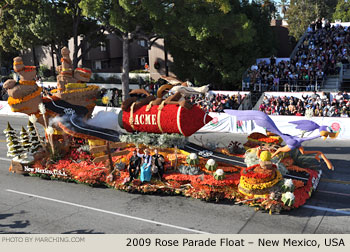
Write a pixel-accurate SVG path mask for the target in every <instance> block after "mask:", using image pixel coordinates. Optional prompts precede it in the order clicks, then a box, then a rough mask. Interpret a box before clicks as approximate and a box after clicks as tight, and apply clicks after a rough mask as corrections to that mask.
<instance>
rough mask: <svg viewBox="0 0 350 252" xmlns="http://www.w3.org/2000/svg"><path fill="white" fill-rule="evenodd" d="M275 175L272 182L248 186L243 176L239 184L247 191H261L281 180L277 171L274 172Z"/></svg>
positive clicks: (280, 175)
mask: <svg viewBox="0 0 350 252" xmlns="http://www.w3.org/2000/svg"><path fill="white" fill-rule="evenodd" d="M276 173H277V174H276V177H275V178H274V179H273V180H271V181H269V182H266V183H258V184H249V183H247V181H246V178H245V177H244V176H241V179H240V181H239V184H240V186H241V187H243V188H245V189H248V190H262V189H265V188H270V187H272V186H274V185H276V184H277V183H278V182H279V181H281V180H282V174H281V173H280V172H279V171H276Z"/></svg>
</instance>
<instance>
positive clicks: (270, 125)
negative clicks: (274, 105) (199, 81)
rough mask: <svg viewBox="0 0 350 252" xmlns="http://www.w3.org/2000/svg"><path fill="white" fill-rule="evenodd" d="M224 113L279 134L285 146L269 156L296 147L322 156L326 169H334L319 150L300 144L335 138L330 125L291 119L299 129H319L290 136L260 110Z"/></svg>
mask: <svg viewBox="0 0 350 252" xmlns="http://www.w3.org/2000/svg"><path fill="white" fill-rule="evenodd" d="M224 111H225V113H227V114H229V115H231V116H236V117H237V120H240V121H247V120H253V121H254V122H255V123H256V124H257V125H258V126H260V127H263V128H265V129H266V131H269V132H271V133H273V134H276V135H279V136H280V137H281V138H282V139H283V140H284V142H285V143H286V145H285V146H283V147H280V148H278V149H277V150H276V152H274V153H273V154H272V156H271V158H273V157H275V156H276V155H278V154H279V153H281V152H284V153H286V152H289V151H291V150H293V149H296V148H298V149H299V151H300V153H301V154H302V155H304V154H316V156H315V158H316V159H317V160H318V161H320V158H319V156H321V157H322V159H323V160H324V162H325V163H326V165H327V167H328V169H330V170H334V167H333V165H332V163H331V162H330V161H329V160H328V159H327V158H326V156H325V155H324V154H323V153H322V152H320V151H305V150H304V148H303V147H302V146H301V145H302V143H303V142H305V141H309V140H313V139H316V138H319V137H324V140H325V139H326V138H327V137H330V138H336V137H337V136H338V134H339V132H337V133H335V132H333V131H332V130H331V128H330V127H328V126H320V125H318V124H317V123H315V122H313V121H310V120H299V121H292V122H289V123H292V124H296V125H297V126H296V128H297V129H300V130H304V131H306V132H311V131H314V130H316V129H318V130H319V134H317V135H315V136H311V137H305V138H300V137H297V136H291V135H289V134H284V133H282V132H281V131H280V130H279V129H278V128H277V126H276V125H275V123H274V122H273V121H272V119H271V118H270V117H269V116H268V115H267V114H265V113H264V112H261V111H256V110H230V109H225V110H224Z"/></svg>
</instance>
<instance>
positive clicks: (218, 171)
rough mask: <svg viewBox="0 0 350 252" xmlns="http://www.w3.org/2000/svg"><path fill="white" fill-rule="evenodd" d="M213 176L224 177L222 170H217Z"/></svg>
mask: <svg viewBox="0 0 350 252" xmlns="http://www.w3.org/2000/svg"><path fill="white" fill-rule="evenodd" d="M215 174H216V175H218V176H222V175H224V170H223V169H217V170H216V172H215Z"/></svg>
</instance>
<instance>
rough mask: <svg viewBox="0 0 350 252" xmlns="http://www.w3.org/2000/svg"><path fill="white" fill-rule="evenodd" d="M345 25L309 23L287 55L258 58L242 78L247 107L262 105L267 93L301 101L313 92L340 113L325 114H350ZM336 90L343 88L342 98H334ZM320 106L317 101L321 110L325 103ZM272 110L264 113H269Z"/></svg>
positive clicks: (349, 39)
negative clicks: (247, 99)
mask: <svg viewBox="0 0 350 252" xmlns="http://www.w3.org/2000/svg"><path fill="white" fill-rule="evenodd" d="M348 27H350V23H332V24H329V23H328V24H324V25H323V27H322V28H321V29H317V28H314V27H312V26H310V27H309V28H308V29H307V30H306V31H305V33H304V35H303V36H302V37H301V38H300V40H299V41H298V43H297V45H296V47H295V48H294V50H293V52H292V53H291V55H290V57H289V58H275V57H274V56H271V57H270V58H262V59H257V60H256V64H254V65H252V66H251V67H250V68H249V69H248V70H247V71H246V72H245V73H244V75H243V77H242V90H244V91H250V94H249V95H248V96H247V98H248V97H249V100H250V101H251V103H252V104H251V105H250V106H248V107H251V108H253V109H256V110H258V109H259V108H261V107H260V106H261V104H262V103H263V99H264V97H265V93H266V92H269V96H270V97H274V96H275V98H276V99H277V98H279V99H280V98H281V97H284V96H286V97H288V98H292V100H293V101H294V100H295V101H297V100H299V99H301V100H303V99H302V98H300V97H301V96H302V95H304V96H307V95H308V96H311V95H312V94H313V92H315V91H316V92H317V95H318V96H321V95H323V94H326V95H327V97H328V102H329V103H330V104H332V103H333V108H335V109H336V110H337V111H338V112H339V113H328V115H330V114H332V116H341V112H342V111H343V110H344V111H345V114H346V115H350V114H349V108H348V107H347V106H346V104H348V99H347V98H346V97H347V96H348V94H347V92H344V91H350V46H349V45H350V29H348ZM339 91H342V93H341V95H343V94H344V99H343V100H341V101H339V100H334V98H333V97H336V95H339V94H338V92H339ZM278 92H279V93H278ZM281 92H282V93H281ZM274 93H275V94H274ZM303 101H304V100H303ZM334 103H336V104H334ZM286 105H287V106H288V105H289V104H286ZM294 105H296V104H294ZM306 105H309V106H308V108H309V107H310V108H313V109H314V108H315V107H316V106H315V104H305V106H306ZM311 105H312V106H311ZM323 105H324V106H322V103H320V104H319V107H320V108H319V109H324V108H325V107H326V106H327V102H326V103H325V104H323ZM241 109H242V108H241ZM335 109H334V112H335ZM272 110H273V109H271V110H270V109H269V111H266V112H268V113H271V112H272ZM305 110H306V107H304V108H303V111H304V112H303V113H301V114H302V115H304V114H305ZM325 114H326V115H327V113H325ZM344 116H345V115H344Z"/></svg>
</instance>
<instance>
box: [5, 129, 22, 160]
mask: <svg viewBox="0 0 350 252" xmlns="http://www.w3.org/2000/svg"><path fill="white" fill-rule="evenodd" d="M4 133H5V135H6V142H7V156H8V157H16V156H19V155H20V154H21V153H22V146H21V144H20V143H19V142H18V139H17V135H16V131H15V130H14V129H13V128H12V127H11V125H10V123H9V122H7V128H6V129H5V130H4Z"/></svg>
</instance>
